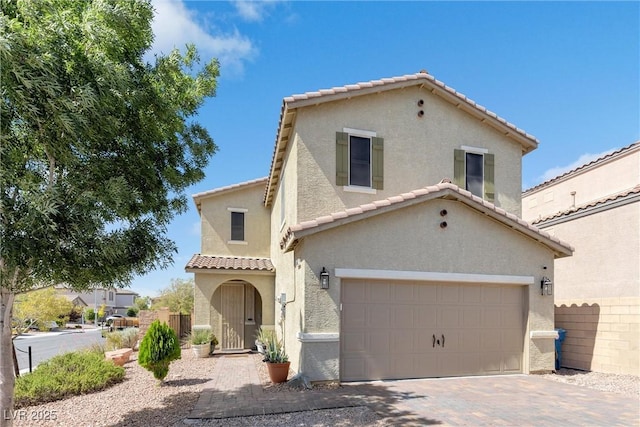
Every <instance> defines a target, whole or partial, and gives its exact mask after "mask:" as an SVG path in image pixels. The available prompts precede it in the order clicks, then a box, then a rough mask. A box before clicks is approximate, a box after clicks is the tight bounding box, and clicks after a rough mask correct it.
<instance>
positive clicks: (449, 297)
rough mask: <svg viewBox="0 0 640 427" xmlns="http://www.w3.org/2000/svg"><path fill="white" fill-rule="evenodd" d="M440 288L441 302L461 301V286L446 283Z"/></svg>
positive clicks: (454, 302)
mask: <svg viewBox="0 0 640 427" xmlns="http://www.w3.org/2000/svg"><path fill="white" fill-rule="evenodd" d="M438 289H439V290H440V292H439V294H438V298H439V301H440V303H441V304H449V303H453V304H457V303H459V302H460V287H459V286H454V285H444V286H440V287H439V288H438Z"/></svg>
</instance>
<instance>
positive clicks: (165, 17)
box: [146, 0, 257, 75]
mask: <svg viewBox="0 0 640 427" xmlns="http://www.w3.org/2000/svg"><path fill="white" fill-rule="evenodd" d="M153 7H154V9H155V11H156V13H155V16H154V19H153V24H152V28H153V33H154V35H155V39H154V42H153V47H152V49H151V52H150V53H148V57H147V58H146V59H147V60H149V61H151V60H152V59H153V54H156V53H157V54H161V53H162V54H167V53H169V52H170V51H171V50H172V49H174V48H178V49H181V50H183V49H184V46H185V45H186V44H187V43H193V44H195V45H196V47H197V48H198V52H199V53H200V57H201V58H202V60H203V61H208V60H209V59H211V58H218V60H219V61H220V64H221V67H222V68H223V69H225V70H226V72H225V73H224V75H227V74H242V72H243V70H244V63H245V62H246V61H249V60H251V59H252V58H253V57H254V56H255V55H256V53H257V51H256V48H255V47H254V46H253V43H252V42H251V40H249V38H248V37H246V36H244V35H242V34H240V32H239V31H238V30H237V29H235V28H234V29H233V30H230V31H226V32H222V31H220V30H219V29H217V28H215V27H214V26H210V27H211V28H205V26H204V25H203V24H201V23H199V22H198V21H197V19H196V18H197V17H196V14H195V13H194V12H192V11H190V10H189V9H187V8H186V7H185V6H184V3H183V2H182V1H179V0H155V1H154V2H153Z"/></svg>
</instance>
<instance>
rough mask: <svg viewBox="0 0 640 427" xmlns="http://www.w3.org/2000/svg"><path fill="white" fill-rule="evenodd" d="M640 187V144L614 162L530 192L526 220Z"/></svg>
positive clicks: (524, 204)
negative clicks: (639, 185) (572, 193)
mask: <svg viewBox="0 0 640 427" xmlns="http://www.w3.org/2000/svg"><path fill="white" fill-rule="evenodd" d="M638 184H640V145H638V146H636V147H634V148H632V149H631V150H629V151H627V152H624V153H622V154H620V155H617V156H614V157H613V158H612V159H611V160H609V161H607V162H603V163H602V164H597V165H595V166H587V167H585V168H583V169H581V170H580V171H579V172H576V173H573V174H571V175H570V176H568V177H566V178H559V179H558V180H557V181H556V182H554V183H552V184H550V185H546V186H544V187H542V188H540V189H537V190H531V191H527V192H526V193H525V194H524V195H523V198H522V218H523V219H524V220H525V221H534V220H536V219H538V218H540V217H545V216H547V215H551V214H555V213H557V212H562V211H565V210H567V209H570V208H571V207H572V206H573V204H574V203H573V202H574V200H573V196H572V195H571V192H573V191H575V193H576V194H575V206H582V205H585V204H588V203H589V202H591V201H594V200H599V199H601V198H603V197H607V196H609V195H611V194H615V193H618V192H620V191H623V190H627V189H629V188H632V187H634V186H636V185H638Z"/></svg>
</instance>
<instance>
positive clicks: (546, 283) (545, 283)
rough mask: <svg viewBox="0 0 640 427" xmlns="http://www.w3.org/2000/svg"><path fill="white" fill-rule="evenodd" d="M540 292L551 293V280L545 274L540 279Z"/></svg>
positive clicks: (543, 293) (542, 293)
mask: <svg viewBox="0 0 640 427" xmlns="http://www.w3.org/2000/svg"><path fill="white" fill-rule="evenodd" d="M540 294H541V295H553V282H552V281H551V279H549V278H548V277H546V276H543V277H542V280H541V281H540Z"/></svg>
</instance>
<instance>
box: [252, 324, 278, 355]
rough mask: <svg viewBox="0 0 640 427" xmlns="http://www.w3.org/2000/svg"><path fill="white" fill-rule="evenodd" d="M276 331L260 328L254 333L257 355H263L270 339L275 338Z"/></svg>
mask: <svg viewBox="0 0 640 427" xmlns="http://www.w3.org/2000/svg"><path fill="white" fill-rule="evenodd" d="M275 336H276V331H274V330H273V329H264V328H263V327H262V326H261V327H260V328H259V329H258V330H257V332H256V341H255V344H256V348H257V349H258V353H260V354H264V353H265V349H266V348H267V343H268V342H269V341H270V340H271V338H275Z"/></svg>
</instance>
